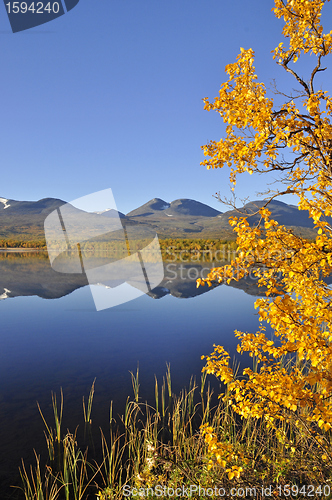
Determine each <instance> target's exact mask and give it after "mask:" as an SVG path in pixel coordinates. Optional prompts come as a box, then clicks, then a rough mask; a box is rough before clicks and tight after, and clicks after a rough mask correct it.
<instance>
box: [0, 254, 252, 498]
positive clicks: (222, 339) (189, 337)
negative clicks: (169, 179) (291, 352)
mask: <svg viewBox="0 0 332 500" xmlns="http://www.w3.org/2000/svg"><path fill="white" fill-rule="evenodd" d="M164 266H165V278H164V280H163V282H162V283H161V284H160V286H159V287H158V288H156V289H155V290H153V291H152V293H151V294H149V295H144V296H142V297H140V298H138V299H135V300H133V301H131V302H129V303H126V304H122V305H119V306H117V307H113V308H111V309H106V310H104V311H99V312H97V311H96V310H95V307H94V303H93V300H92V295H91V292H90V288H89V287H88V286H87V282H86V280H85V279H84V277H82V276H80V275H63V274H61V273H56V272H55V271H53V270H52V269H51V267H50V265H49V261H48V258H47V254H29V255H27V254H23V253H22V254H21V253H19V254H18V253H16V254H8V253H6V254H5V253H2V254H1V255H0V299H1V300H0V318H1V350H0V380H1V384H0V422H1V425H0V443H1V444H0V446H1V456H0V482H1V486H0V491H1V493H2V495H1V496H2V498H6V496H7V497H8V496H9V495H10V490H9V489H8V486H9V485H10V484H20V483H19V477H18V475H17V471H18V468H19V466H20V463H21V458H23V459H24V460H25V462H26V464H29V463H31V462H32V461H33V452H32V450H33V448H35V449H36V451H37V453H42V452H44V450H45V443H44V436H43V431H44V426H43V422H42V419H41V417H40V414H39V412H38V408H37V404H36V402H37V401H38V402H39V404H40V406H41V408H42V410H43V411H44V412H45V416H46V418H47V419H48V421H49V422H50V424H51V425H53V421H52V418H51V416H52V412H51V391H53V392H56V393H57V394H58V396H59V394H60V388H62V389H63V393H64V429H66V428H67V427H69V429H70V430H71V431H73V430H74V429H75V427H76V426H77V425H80V426H81V427H82V426H84V423H83V411H82V396H85V398H87V397H88V394H89V390H90V387H91V384H92V382H93V380H94V379H95V378H96V385H95V398H94V403H93V410H92V421H93V426H94V428H95V429H96V430H98V428H99V426H101V427H102V428H106V429H107V425H108V422H109V406H110V401H111V400H113V402H114V409H115V413H119V414H121V413H122V412H123V408H124V404H125V401H126V398H127V396H129V395H130V396H131V395H132V386H131V377H130V373H129V372H130V371H132V372H136V369H137V366H138V365H139V374H140V375H139V377H140V384H141V385H140V395H141V398H142V399H143V400H145V399H150V400H151V401H153V394H154V375H156V376H157V378H158V380H160V381H161V380H162V377H163V376H164V375H165V371H166V363H170V366H171V375H172V389H173V392H175V393H177V392H179V391H180V389H182V388H183V387H185V386H188V383H189V380H190V377H191V375H194V376H196V379H197V380H198V379H199V378H200V373H201V369H202V367H203V364H204V362H203V361H201V359H200V357H201V355H202V354H208V353H210V352H211V351H212V350H213V344H214V343H219V344H222V345H223V346H224V347H225V348H226V349H227V350H229V352H230V353H232V354H233V353H235V346H236V342H235V339H234V334H233V331H234V329H239V330H243V331H256V329H257V327H258V317H257V314H256V311H255V309H254V307H253V304H254V302H255V300H256V296H255V295H257V294H258V293H257V291H258V289H257V287H256V286H255V284H253V283H248V282H242V283H240V284H238V283H236V284H235V285H236V288H235V287H234V286H227V285H221V286H219V287H216V288H213V289H209V288H208V287H207V286H205V287H204V288H199V289H196V283H195V279H196V278H197V276H201V275H203V276H204V275H206V273H207V271H208V268H210V267H213V265H212V264H211V263H200V264H194V263H180V264H179V263H178V264H175V263H166V262H165V263H164ZM244 362H248V360H247V359H245V361H244ZM211 381H212V383H214V384H215V385H216V382H215V380H214V378H213V377H211ZM216 388H217V385H216Z"/></svg>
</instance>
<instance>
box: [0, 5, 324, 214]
mask: <svg viewBox="0 0 332 500" xmlns="http://www.w3.org/2000/svg"><path fill="white" fill-rule="evenodd" d="M273 4H274V3H273V2H272V1H270V0H250V1H248V0H232V1H231V2H226V1H223V0H191V1H189V0H167V1H166V0H80V2H79V4H78V5H77V6H76V7H75V8H74V9H73V10H71V11H70V12H69V13H67V14H66V15H64V16H62V17H60V18H58V19H55V20H54V21H52V22H50V23H47V24H44V25H42V26H39V27H36V28H33V29H31V30H27V31H24V32H20V33H15V34H13V33H11V31H10V25H9V21H8V19H7V16H6V11H5V7H4V6H3V7H2V8H1V9H0V45H1V50H0V61H1V62H0V64H1V74H2V77H1V81H0V89H1V92H0V96H1V97H0V101H1V105H0V109H1V121H2V127H1V148H0V159H1V186H0V197H6V198H12V199H17V200H38V199H40V198H44V197H49V196H50V197H57V198H62V199H64V200H66V201H70V200H73V199H75V198H78V197H80V196H84V195H87V194H89V193H91V192H94V191H98V190H102V189H106V188H109V187H110V188H112V190H113V194H114V197H115V200H116V202H117V206H118V209H119V210H121V211H122V212H125V213H126V212H128V211H130V210H132V209H134V208H136V207H137V206H139V205H142V204H143V203H145V202H146V201H148V200H150V199H151V198H154V197H159V198H162V199H164V200H165V201H168V202H170V201H172V200H175V199H177V198H193V199H196V200H198V201H201V202H203V203H207V204H209V205H211V206H213V207H215V208H217V209H219V210H222V211H223V210H225V209H226V208H225V207H224V206H223V205H221V204H220V203H218V202H217V201H216V200H215V199H214V198H213V196H212V195H213V194H214V193H215V192H216V191H220V192H221V194H223V195H228V194H229V182H228V171H227V169H222V170H221V169H218V170H216V171H207V170H206V169H205V168H204V167H202V166H200V161H202V160H203V158H204V157H203V153H202V151H201V149H200V146H201V145H203V144H205V143H207V142H208V141H209V140H211V139H220V137H221V136H223V133H224V125H223V122H222V120H221V118H220V117H219V115H217V114H216V113H212V112H210V113H208V112H207V111H204V109H203V103H202V98H203V97H209V98H211V99H212V98H214V97H215V96H216V95H217V93H218V90H219V87H220V84H221V83H222V82H223V81H224V80H225V79H226V76H225V72H224V68H225V65H226V64H228V63H230V62H234V61H235V59H236V56H237V54H238V53H239V49H240V47H244V48H249V47H252V48H253V49H254V50H255V53H256V64H255V65H256V71H257V73H258V79H259V81H264V82H265V83H267V84H268V83H269V82H270V81H271V80H272V79H273V78H275V79H276V80H277V81H278V82H279V84H280V85H281V86H284V87H285V88H288V87H289V85H293V81H292V79H291V77H290V76H289V75H287V74H285V73H284V72H283V70H282V69H281V68H279V67H278V66H277V65H276V64H275V63H274V61H273V60H272V55H271V53H270V52H271V50H272V49H273V48H274V47H275V46H276V45H278V43H279V42H280V41H282V40H283V37H282V35H281V30H282V26H283V22H282V20H277V19H276V18H275V17H274V15H273V13H272V12H271V8H272V6H273ZM325 12H326V14H325V17H324V27H326V28H325V29H326V30H330V29H331V27H332V26H331V24H332V23H331V21H332V15H331V12H332V8H331V6H330V5H329V4H328V5H327V6H325ZM320 78H321V80H322V82H324V79H325V81H326V82H328V81H329V78H328V74H322V75H320ZM324 88H327V86H326V85H324ZM266 182H267V179H266V177H265V176H264V177H255V176H249V175H248V176H247V175H245V176H243V178H242V180H241V181H240V182H239V185H238V189H237V194H238V196H239V197H240V198H241V197H246V196H249V197H250V198H251V199H256V198H257V196H256V194H255V193H256V192H257V191H262V190H264V188H265V186H266ZM284 201H288V202H294V200H293V201H292V200H291V199H290V198H288V199H285V200H284Z"/></svg>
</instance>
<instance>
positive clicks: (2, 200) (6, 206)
mask: <svg viewBox="0 0 332 500" xmlns="http://www.w3.org/2000/svg"><path fill="white" fill-rule="evenodd" d="M8 201H9V200H6V198H0V203H3V204H4V207H3V208H4V209H5V208H8V207H10V205H8V204H7V202H8Z"/></svg>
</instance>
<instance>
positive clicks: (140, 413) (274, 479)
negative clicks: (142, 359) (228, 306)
mask: <svg viewBox="0 0 332 500" xmlns="http://www.w3.org/2000/svg"><path fill="white" fill-rule="evenodd" d="M130 373H131V372H130ZM131 379H132V387H133V396H132V397H131V398H130V397H128V398H127V403H126V405H125V408H124V413H123V414H122V415H118V416H117V417H115V416H114V414H113V404H112V402H111V404H110V413H109V429H108V430H105V429H104V430H101V429H100V439H99V444H97V443H95V442H93V440H92V428H93V424H94V422H93V397H94V390H95V381H94V382H93V384H92V387H91V390H90V394H89V395H88V398H87V399H86V400H84V398H83V412H82V421H81V423H80V425H78V426H77V427H76V430H75V431H73V432H71V431H69V430H68V429H66V430H65V429H64V428H63V427H64V426H63V424H62V418H63V413H64V395H63V393H62V390H60V398H59V397H57V395H56V394H55V393H52V407H53V416H54V424H53V425H54V427H52V426H51V425H50V423H49V422H47V421H46V419H45V417H44V413H43V409H42V408H40V406H39V405H38V408H39V412H40V415H41V418H42V420H43V422H44V426H45V427H44V428H45V431H44V434H45V438H46V445H47V452H48V458H47V459H46V461H44V460H43V461H42V460H41V459H40V456H39V455H38V452H37V451H35V459H36V462H35V465H34V466H32V465H31V466H30V467H29V468H28V467H26V466H25V464H24V463H23V462H22V466H21V468H20V475H21V480H22V486H21V487H19V486H15V488H16V491H17V493H18V495H19V494H20V493H21V496H20V497H18V498H23V496H22V494H24V498H25V500H46V499H47V500H68V499H72V500H83V499H84V500H89V499H92V498H94V499H96V498H97V499H99V500H111V499H112V500H120V499H122V498H125V497H126V496H128V497H131V498H132V497H134V498H135V497H136V498H143V497H147V498H156V497H158V498H162V499H166V498H170V497H172V496H173V497H174V496H175V497H176V496H177V497H178V496H184V497H190V498H193V499H198V498H202V497H208V498H213V499H215V498H220V497H223V496H229V494H230V492H231V495H232V496H237V497H242V498H252V497H254V498H257V499H258V500H259V499H263V498H265V497H266V496H268V497H276V496H277V497H286V496H289V495H292V496H297V495H300V496H301V495H304V496H314V497H315V498H317V497H318V498H320V497H321V496H322V495H323V497H324V498H331V484H330V483H331V479H330V478H331V476H330V466H329V464H328V463H327V462H326V460H325V459H324V457H322V456H321V450H320V446H319V444H318V443H316V444H315V443H314V442H313V441H312V440H310V439H308V440H307V439H306V437H305V434H303V433H301V432H296V431H295V429H294V427H292V426H291V425H289V424H286V423H285V424H284V426H283V428H282V429H274V428H273V427H271V426H270V425H269V422H268V421H265V420H264V419H259V420H258V419H255V418H254V417H251V416H249V417H248V418H246V419H240V418H239V416H238V415H237V414H236V413H235V412H234V411H233V409H232V404H231V398H230V395H229V394H228V392H227V388H225V386H222V387H223V389H224V397H223V398H222V399H218V398H217V397H216V396H215V395H214V394H213V390H212V389H211V387H210V383H209V382H208V381H207V373H206V371H203V373H202V375H201V380H200V382H199V384H196V381H195V380H194V379H193V378H192V379H191V380H190V382H189V385H188V387H187V388H185V389H183V390H182V391H181V392H180V394H179V395H176V394H174V393H173V391H172V380H171V373H170V366H169V365H167V371H166V374H165V376H164V377H163V380H162V383H160V382H158V380H157V378H156V377H155V390H154V393H155V395H154V402H153V403H151V404H149V403H148V402H143V401H142V399H141V397H140V394H139V387H140V384H139V373H138V369H137V372H136V374H134V373H131ZM214 380H215V379H214ZM83 427H84V435H85V436H89V441H90V445H91V443H92V444H93V446H90V447H89V448H88V447H87V448H86V449H85V446H84V447H82V448H81V447H80V444H79V441H80V438H79V433H78V429H80V430H81V431H82V429H83ZM81 434H82V432H81ZM317 439H324V440H328V442H330V440H331V436H330V435H329V433H326V432H324V431H323V430H322V431H321V433H320V436H318V435H317ZM216 448H218V457H219V460H216V457H215V453H216ZM91 450H94V451H91ZM98 450H99V451H98ZM306 485H311V486H306ZM176 491H177V492H178V493H177V494H176V493H175V492H176Z"/></svg>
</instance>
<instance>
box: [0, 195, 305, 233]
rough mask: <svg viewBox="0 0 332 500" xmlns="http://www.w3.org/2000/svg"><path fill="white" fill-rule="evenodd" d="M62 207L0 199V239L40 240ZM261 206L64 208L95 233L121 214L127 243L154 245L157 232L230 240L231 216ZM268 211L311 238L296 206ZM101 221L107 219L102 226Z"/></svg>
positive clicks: (181, 203) (158, 202)
mask: <svg viewBox="0 0 332 500" xmlns="http://www.w3.org/2000/svg"><path fill="white" fill-rule="evenodd" d="M65 203H66V202H65V201H63V200H60V199H56V198H43V199H42V200H39V201H16V200H10V199H7V198H0V240H9V239H14V240H20V241H37V240H38V241H41V240H43V239H44V237H45V235H44V221H45V218H46V217H47V216H48V215H49V214H50V213H51V212H52V211H53V210H55V209H57V208H59V207H61V206H62V205H64V204H65ZM264 204H265V201H262V200H257V201H254V202H250V203H247V204H246V205H245V206H244V207H242V208H241V209H240V212H238V211H236V210H228V211H226V212H224V213H222V212H220V211H218V210H216V209H214V208H212V207H210V206H208V205H205V204H204V203H200V202H198V201H196V200H191V199H186V198H181V199H178V200H174V201H172V202H171V203H169V202H167V201H164V200H162V199H160V198H153V199H152V200H150V201H148V202H147V203H145V204H144V205H142V206H140V207H138V208H136V209H135V210H132V211H131V212H129V213H128V214H126V215H124V214H123V213H121V212H118V213H117V212H116V210H113V209H107V208H106V209H105V210H103V211H101V212H94V213H90V214H89V215H87V214H86V213H85V212H83V211H81V210H78V209H75V208H74V207H71V206H70V205H69V204H68V205H67V207H66V211H67V217H68V219H66V220H68V221H70V223H71V225H72V227H74V226H75V225H76V226H77V224H80V225H81V227H82V231H83V230H84V228H85V225H86V221H87V220H89V224H90V227H94V229H95V231H94V234H97V233H98V231H99V229H100V228H110V229H108V230H109V231H111V230H112V224H113V222H111V221H112V219H114V223H115V218H116V216H117V215H119V217H120V220H121V223H122V226H123V227H124V228H125V229H126V231H127V236H128V239H129V240H139V239H149V240H151V241H152V239H153V238H154V236H155V234H156V233H157V234H158V236H159V237H160V238H203V239H204V238H205V239H208V238H218V239H219V238H222V239H227V240H230V239H235V234H234V233H233V231H232V228H231V227H230V226H229V223H228V220H229V217H231V216H238V217H239V216H241V215H245V216H246V215H250V214H253V213H254V212H256V211H258V210H259V208H260V207H262V206H263V205H264ZM268 208H269V210H270V211H271V212H272V217H273V218H274V219H275V220H277V221H278V222H279V223H280V224H284V225H286V226H288V227H291V228H293V230H294V231H295V232H296V233H297V234H300V235H302V236H304V237H313V236H314V235H315V230H314V224H313V221H312V219H309V217H308V213H307V212H306V211H300V210H298V208H297V207H296V206H294V205H288V204H287V203H283V202H281V201H278V200H273V201H272V202H271V203H270V204H269V206H268ZM105 218H108V219H109V221H108V222H106V219H105ZM78 220H79V223H78V222H77V221H78ZM258 220H259V214H258V215H253V216H252V217H249V218H248V221H249V224H250V225H253V224H256V223H257V221H258ZM103 221H104V222H103ZM105 232H106V231H105V230H100V231H99V233H98V234H103V233H105ZM118 233H119V235H117V236H116V235H113V236H112V237H111V238H113V239H118V238H120V239H121V238H122V239H123V232H122V230H119V231H118ZM120 233H121V234H120ZM89 234H90V233H89ZM91 234H92V233H91Z"/></svg>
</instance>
